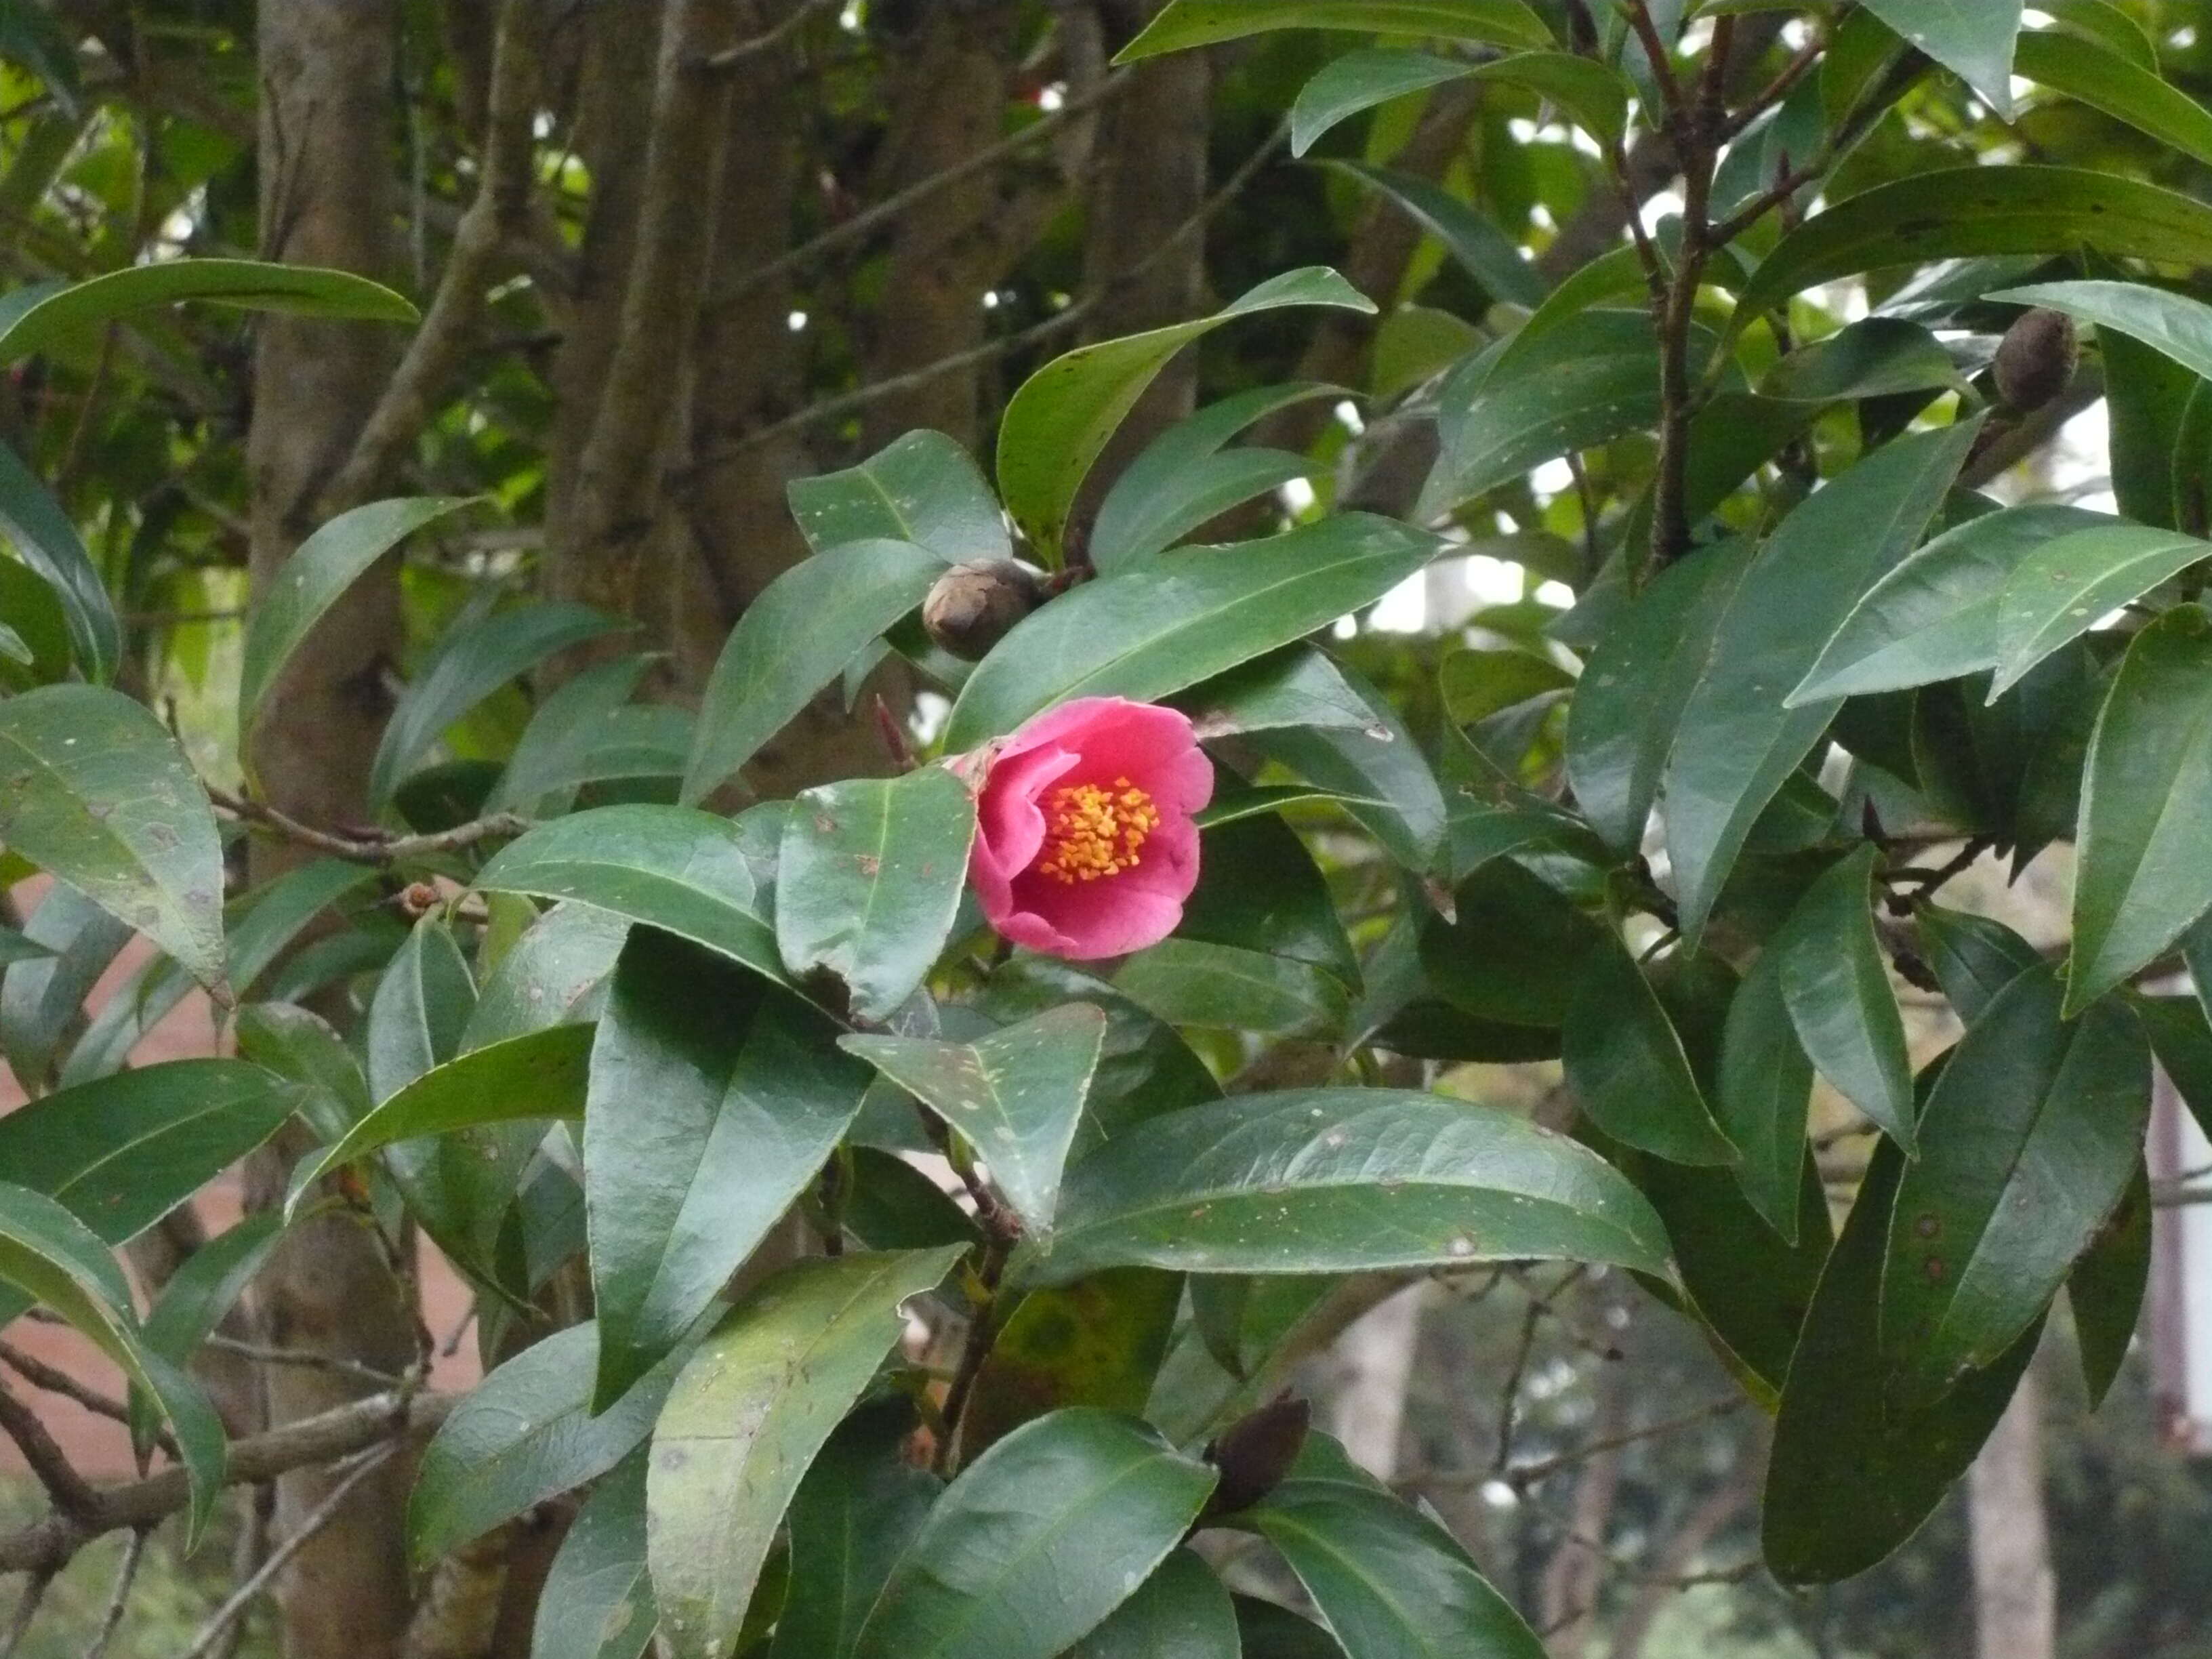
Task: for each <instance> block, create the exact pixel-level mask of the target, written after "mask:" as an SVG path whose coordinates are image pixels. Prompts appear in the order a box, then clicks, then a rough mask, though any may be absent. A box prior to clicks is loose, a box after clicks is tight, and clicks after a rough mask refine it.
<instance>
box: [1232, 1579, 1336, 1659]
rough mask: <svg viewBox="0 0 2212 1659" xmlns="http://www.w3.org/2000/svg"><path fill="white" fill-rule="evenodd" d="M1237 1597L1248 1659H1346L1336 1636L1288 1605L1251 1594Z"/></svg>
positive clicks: (1239, 1624) (1239, 1626)
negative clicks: (1294, 1611)
mask: <svg viewBox="0 0 2212 1659" xmlns="http://www.w3.org/2000/svg"><path fill="white" fill-rule="evenodd" d="M1233 1600H1234V1603H1235V1606H1236V1608H1237V1636H1238V1638H1240V1639H1241V1640H1242V1641H1243V1644H1244V1659H1344V1650H1343V1649H1342V1648H1340V1647H1339V1646H1338V1645H1337V1644H1336V1638H1334V1636H1331V1635H1330V1634H1329V1633H1328V1632H1327V1631H1325V1630H1323V1629H1322V1627H1321V1626H1319V1625H1316V1624H1315V1623H1313V1622H1312V1621H1311V1620H1306V1619H1301V1618H1300V1617H1299V1616H1298V1615H1297V1613H1292V1612H1291V1610H1290V1609H1289V1608H1288V1607H1280V1606H1278V1605H1277V1604H1276V1603H1274V1602H1273V1601H1257V1600H1255V1599H1254V1598H1253V1597H1251V1596H1249V1595H1239V1596H1237V1597H1234V1598H1233Z"/></svg>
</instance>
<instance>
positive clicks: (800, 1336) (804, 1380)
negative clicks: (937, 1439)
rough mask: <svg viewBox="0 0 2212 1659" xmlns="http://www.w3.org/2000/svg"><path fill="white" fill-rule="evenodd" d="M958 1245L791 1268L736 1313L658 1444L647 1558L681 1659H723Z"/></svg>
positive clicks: (679, 1399)
mask: <svg viewBox="0 0 2212 1659" xmlns="http://www.w3.org/2000/svg"><path fill="white" fill-rule="evenodd" d="M960 1254H961V1251H960V1248H959V1247H958V1246H957V1245H956V1246H953V1247H952V1248H951V1249H939V1250H920V1251H904V1252H901V1253H898V1254H896V1255H843V1256H838V1257H835V1258H820V1259H816V1260H812V1261H802V1262H799V1264H798V1265H797V1266H795V1267H790V1268H787V1269H786V1270H785V1271H784V1272H782V1273H779V1274H777V1275H776V1276H775V1278H773V1279H769V1281H768V1282H767V1283H766V1284H764V1285H762V1286H761V1287H760V1288H759V1289H758V1290H757V1291H754V1292H753V1294H752V1295H751V1296H750V1297H747V1298H746V1300H745V1301H744V1302H742V1303H740V1304H738V1306H737V1307H735V1308H733V1309H732V1310H730V1312H729V1314H728V1315H727V1316H726V1317H725V1318H724V1319H723V1320H722V1321H721V1322H720V1324H719V1325H717V1326H716V1327H715V1328H714V1332H713V1333H712V1334H710V1335H709V1336H708V1338H707V1339H706V1340H705V1341H703V1342H702V1343H701V1344H700V1345H699V1346H698V1348H697V1350H696V1352H694V1353H693V1354H692V1356H691V1358H690V1362H689V1363H688V1364H686V1365H685V1366H684V1371H683V1375H682V1376H680V1377H679V1378H678V1382H677V1384H676V1388H675V1390H674V1392H673V1393H672V1394H671V1395H670V1396H669V1399H668V1403H667V1406H666V1407H665V1408H664V1409H663V1411H662V1412H661V1413H660V1419H659V1423H658V1424H657V1425H655V1426H654V1428H653V1467H652V1470H651V1473H650V1474H647V1477H646V1504H647V1516H648V1529H647V1559H648V1560H649V1562H650V1564H651V1566H652V1570H653V1589H654V1591H655V1593H656V1595H658V1597H659V1603H660V1614H661V1636H662V1638H663V1639H664V1640H665V1642H666V1643H667V1644H668V1645H669V1647H670V1649H671V1651H672V1652H673V1653H674V1654H675V1655H676V1656H677V1659H723V1656H724V1655H726V1653H727V1652H728V1651H729V1650H730V1648H731V1646H732V1644H733V1643H734V1642H735V1641H736V1640H737V1637H738V1631H739V1630H740V1629H741V1628H742V1627H743V1625H744V1616H745V1609H746V1607H748V1605H749V1604H750V1602H751V1601H752V1597H753V1589H754V1585H755V1584H756V1583H757V1581H758V1578H759V1576H760V1571H761V1565H762V1563H763V1562H764V1561H765V1560H766V1559H768V1553H769V1545H770V1544H771V1542H773V1541H774V1540H775V1532H776V1528H777V1527H778V1526H779V1525H780V1524H781V1522H782V1520H783V1512H784V1509H785V1507H786V1505H787V1504H789V1503H790V1501H791V1498H792V1494H793V1492H795V1491H796V1490H797V1488H798V1486H799V1480H800V1478H801V1477H802V1476H803V1475H805V1473H806V1470H807V1467H808V1465H809V1464H811V1462H813V1461H814V1457H815V1455H816V1454H817V1452H818V1451H820V1450H821V1449H822V1446H823V1442H824V1441H826V1440H827V1439H828V1438H829V1434H830V1431H832V1430H833V1429H835V1428H836V1426H837V1421H838V1419H840V1418H841V1417H842V1415H843V1414H844V1413H845V1411H846V1409H847V1408H848V1407H849V1406H850V1405H851V1403H852V1402H853V1401H854V1400H855V1399H856V1398H858V1397H859V1395H860V1391H861V1390H862V1389H865V1388H866V1386H867V1384H868V1381H869V1379H870V1378H871V1377H872V1376H874V1375H875V1371H876V1368H877V1367H878V1365H879V1364H882V1362H883V1359H884V1355H885V1354H887V1353H889V1352H890V1351H891V1349H892V1347H893V1346H894V1345H895V1344H896V1342H897V1340H898V1338H899V1334H900V1332H901V1331H902V1329H903V1328H904V1325H905V1320H904V1316H903V1315H902V1313H901V1311H900V1310H901V1308H902V1305H903V1304H905V1303H906V1302H907V1301H908V1299H909V1298H911V1297H917V1296H920V1295H921V1294H922V1292H924V1291H927V1290H930V1289H932V1288H933V1287H934V1286H935V1285H936V1284H937V1283H938V1281H939V1279H943V1278H944V1277H945V1273H946V1272H947V1271H948V1270H949V1269H950V1268H951V1266H952V1263H953V1261H955V1260H956V1259H957V1257H958V1256H959V1255H960Z"/></svg>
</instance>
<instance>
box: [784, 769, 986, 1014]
mask: <svg viewBox="0 0 2212 1659" xmlns="http://www.w3.org/2000/svg"><path fill="white" fill-rule="evenodd" d="M974 840H975V795H974V794H973V793H971V791H970V790H969V787H968V785H967V784H966V783H964V782H963V781H961V780H960V779H959V778H957V777H955V776H954V775H952V774H951V772H949V771H947V770H946V769H945V768H943V767H941V766H925V767H923V768H921V769H920V770H918V771H914V772H908V773H906V774H905V775H902V776H900V777H896V778H853V779H849V780H848V781H845V782H843V783H833V784H827V785H824V786H823V787H821V788H818V789H810V790H808V791H807V792H806V793H804V794H802V795H801V796H799V799H798V800H797V802H796V803H794V805H793V810H792V812H791V815H790V817H789V818H788V819H787V821H786V823H785V825H784V831H783V855H782V858H781V860H780V864H779V869H780V874H779V884H780V888H781V901H780V902H778V903H777V905H776V907H775V937H776V947H777V949H778V950H779V951H781V953H782V956H783V964H784V966H785V967H786V968H787V969H790V970H791V974H792V977H793V978H794V979H797V980H805V979H806V978H807V977H808V975H812V974H817V973H826V974H829V975H833V976H834V977H835V978H836V980H837V981H839V982H840V983H842V985H843V986H844V987H845V988H846V990H847V992H848V994H850V997H851V1006H852V1010H853V1012H854V1013H855V1014H857V1015H859V1016H860V1018H863V1019H869V1020H881V1019H887V1018H890V1015H891V1013H892V1012H893V1011H894V1010H895V1009H896V1008H897V1007H898V1006H899V1005H900V1004H901V1003H902V1002H904V1001H905V1000H907V999H908V997H910V996H912V995H913V994H915V991H917V990H919V989H920V988H921V982H922V981H923V980H924V979H926V978H927V977H928V975H929V970H930V969H931V968H932V967H933V965H934V964H935V963H936V961H937V957H938V953H939V951H942V950H943V949H944V948H945V940H946V939H947V937H948V936H949V935H950V934H951V931H952V923H953V918H954V916H955V915H956V914H957V911H958V910H959V908H960V895H961V892H962V890H963V888H964V887H965V886H966V884H967V880H968V848H969V842H972V841H974Z"/></svg>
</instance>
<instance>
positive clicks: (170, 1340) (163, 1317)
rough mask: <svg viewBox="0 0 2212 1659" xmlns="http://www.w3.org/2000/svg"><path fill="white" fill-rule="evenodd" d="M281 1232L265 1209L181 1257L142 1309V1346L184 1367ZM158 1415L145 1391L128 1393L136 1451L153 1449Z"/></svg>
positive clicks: (242, 1292) (281, 1225)
mask: <svg viewBox="0 0 2212 1659" xmlns="http://www.w3.org/2000/svg"><path fill="white" fill-rule="evenodd" d="M283 1231H284V1221H283V1217H282V1216H279V1215H277V1214H276V1212H273V1211H267V1210H264V1211H263V1212H261V1213H260V1214H258V1215H249V1216H246V1217H243V1218H240V1221H239V1223H238V1225H235V1226H234V1227H228V1228H226V1229H225V1230H224V1231H222V1232H220V1233H218V1234H216V1237H213V1238H210V1239H209V1240H208V1241H207V1242H206V1243H204V1244H202V1245H201V1246H200V1247H199V1248H198V1249H196V1250H194V1251H193V1252H192V1253H191V1255H188V1256H186V1257H185V1259H184V1261H182V1262H180V1263H179V1264H178V1267H177V1270H176V1272H174V1273H171V1274H170V1275H169V1282H168V1283H167V1284H166V1285H162V1286H161V1295H160V1297H158V1298H157V1299H156V1300H155V1303H154V1305H153V1307H152V1308H151V1309H150V1310H148V1312H147V1315H146V1323H145V1327H144V1330H143V1336H144V1340H145V1343H146V1346H147V1347H148V1348H149V1350H151V1351H152V1352H154V1353H155V1354H158V1355H160V1356H161V1358H163V1359H166V1360H167V1361H168V1362H169V1364H172V1365H175V1366H179V1367H181V1366H183V1365H184V1364H185V1363H186V1362H187V1361H188V1360H190V1359H191V1357H192V1355H193V1353H194V1352H196V1351H197V1349H198V1347H199V1346H200V1344H201V1343H203V1342H204V1341H206V1340H207V1339H208V1338H209V1337H210V1335H212V1334H214V1332H215V1328H216V1326H218V1325H220V1324H221V1323H222V1322H223V1320H224V1319H225V1318H226V1317H228V1315H229V1313H230V1310H232V1309H233V1308H234V1307H235V1306H237V1304H238V1300H239V1298H240V1297H242V1296H244V1295H245V1294H246V1286H248V1285H251V1284H252V1282H253V1280H254V1278H255V1276H256V1275H257V1274H258V1273H260V1271H261V1268H262V1267H263V1265H264V1263H265V1262H266V1261H268V1260H269V1253H270V1250H272V1249H275V1248H276V1241H277V1240H278V1239H279V1238H281V1237H283ZM157 1415H158V1407H156V1406H155V1403H154V1402H153V1401H151V1400H149V1398H147V1396H146V1395H144V1394H143V1393H138V1392H134V1393H133V1394H132V1395H131V1443H132V1444H133V1446H134V1447H135V1448H136V1449H137V1450H138V1451H139V1452H140V1454H141V1455H143V1454H145V1453H146V1452H149V1451H150V1450H151V1449H152V1447H153V1443H154V1430H155V1420H156V1417H157Z"/></svg>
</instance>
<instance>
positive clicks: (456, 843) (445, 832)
mask: <svg viewBox="0 0 2212 1659" xmlns="http://www.w3.org/2000/svg"><path fill="white" fill-rule="evenodd" d="M203 787H205V788H206V790H207V796H208V799H210V800H211V801H213V802H214V803H215V805H216V810H218V811H222V812H225V813H228V815H229V816H230V817H234V818H236V819H238V820H239V821H240V822H241V823H248V824H252V825H255V826H257V827H258V828H260V829H267V830H270V831H271V832H272V833H274V834H276V835H277V836H282V837H283V839H284V840H286V841H290V842H298V843H299V844H300V845H301V846H302V847H312V848H314V849H315V850H316V851H317V852H319V853H328V854H330V855H331V857H333V858H341V859H349V860H352V861H353V862H354V863H356V864H375V865H386V864H400V863H404V862H406V861H407V860H411V859H419V858H429V857H433V856H435V855H436V854H441V853H458V852H459V851H461V850H462V849H463V848H469V847H473V846H475V845H476V844H477V842H483V841H495V840H497V839H499V838H501V837H502V836H519V835H521V834H522V833H523V832H524V831H525V830H526V829H530V828H531V822H530V820H529V819H528V818H526V817H522V816H521V815H520V813H516V812H494V813H491V814H490V815H489V816H488V817H481V818H475V819H472V820H471V821H470V822H469V823H461V824H456V825H454V826H453V828H452V829H441V830H439V831H438V832H437V833H436V834H435V835H428V836H392V835H386V834H385V833H384V832H382V831H380V830H363V831H357V832H349V833H344V834H339V833H334V832H333V831H331V830H328V829H316V828H315V827H314V826H313V824H307V823H301V822H300V821H299V819H297V818H295V817H290V816H289V814H287V813H284V812H281V811H278V810H277V809H276V808H275V807H273V806H271V805H268V804H267V803H266V802H265V801H258V800H248V799H246V798H245V797H244V796H242V795H234V794H232V793H229V792H228V790H224V789H218V788H216V787H215V786H214V785H212V784H207V785H204V786H203Z"/></svg>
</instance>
